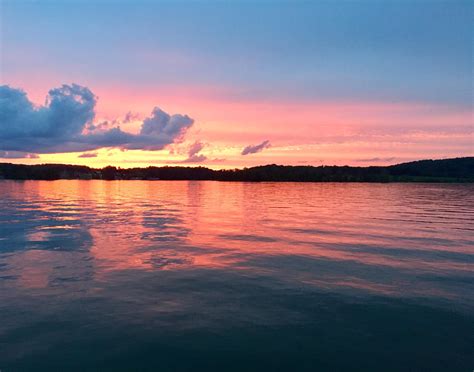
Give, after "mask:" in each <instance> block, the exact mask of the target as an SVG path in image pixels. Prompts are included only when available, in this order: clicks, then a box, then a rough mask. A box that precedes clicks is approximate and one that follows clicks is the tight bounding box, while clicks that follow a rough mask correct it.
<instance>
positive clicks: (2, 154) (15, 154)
mask: <svg viewBox="0 0 474 372" xmlns="http://www.w3.org/2000/svg"><path fill="white" fill-rule="evenodd" d="M38 158H39V156H38V155H36V154H30V153H28V152H21V151H0V159H38Z"/></svg>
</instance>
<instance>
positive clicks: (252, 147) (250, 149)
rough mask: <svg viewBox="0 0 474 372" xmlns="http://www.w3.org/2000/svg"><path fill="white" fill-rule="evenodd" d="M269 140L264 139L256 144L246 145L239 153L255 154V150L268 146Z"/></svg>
mask: <svg viewBox="0 0 474 372" xmlns="http://www.w3.org/2000/svg"><path fill="white" fill-rule="evenodd" d="M270 146H271V145H270V141H269V140H266V141H263V142H262V143H260V144H258V145H248V146H247V147H245V148H244V149H243V150H242V153H241V155H248V154H255V153H257V152H261V151H263V150H264V149H266V148H268V147H270Z"/></svg>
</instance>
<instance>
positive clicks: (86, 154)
mask: <svg viewBox="0 0 474 372" xmlns="http://www.w3.org/2000/svg"><path fill="white" fill-rule="evenodd" d="M96 157H97V153H96V152H85V153H84V154H81V155H79V156H78V158H96Z"/></svg>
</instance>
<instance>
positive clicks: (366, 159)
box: [356, 157, 396, 163]
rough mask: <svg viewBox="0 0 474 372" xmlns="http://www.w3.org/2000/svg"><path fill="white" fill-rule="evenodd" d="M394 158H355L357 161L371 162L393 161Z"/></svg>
mask: <svg viewBox="0 0 474 372" xmlns="http://www.w3.org/2000/svg"><path fill="white" fill-rule="evenodd" d="M395 159H396V158H395V157H391V158H365V159H356V161H357V162H359V163H371V162H391V161H394V160H395Z"/></svg>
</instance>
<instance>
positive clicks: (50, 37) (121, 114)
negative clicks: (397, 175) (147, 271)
mask: <svg viewBox="0 0 474 372" xmlns="http://www.w3.org/2000/svg"><path fill="white" fill-rule="evenodd" d="M0 4H1V10H0V11H1V19H0V22H1V35H0V36H1V39H0V83H1V84H0V85H2V87H0V162H15V163H24V164H36V163H53V162H54V163H68V164H85V165H89V166H93V167H102V166H105V165H115V166H121V167H138V166H139V167H142V166H148V165H157V166H160V165H192V166H197V165H203V166H208V167H212V168H229V167H244V166H254V165H261V164H269V163H277V164H289V165H321V164H325V165H332V164H338V165H343V164H349V165H361V166H362V165H386V164H393V163H399V162H404V161H410V160H417V159H426V158H445V157H457V156H473V155H474V126H473V116H472V102H473V101H472V98H473V96H472V86H473V85H472V84H473V78H472V67H473V65H472V62H473V61H472V55H473V54H472V53H473V51H472V45H473V44H472V28H471V27H472V11H473V5H472V4H473V3H472V2H471V1H456V0H450V1H430V0H419V1H404V0H397V1H391V0H389V1H375V0H367V1H365V0H364V1H358V0H356V1H329V0H327V1H224V0H222V1H211V0H209V1H199V0H197V1H181V0H179V1H143V0H138V1H136V0H135V1H132V0H128V1H120V0H94V1H92V0H90V1H86V0H83V1H80V0H63V1H59V0H57V1H41V0H36V1H33V0H31V1H22V0H0Z"/></svg>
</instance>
